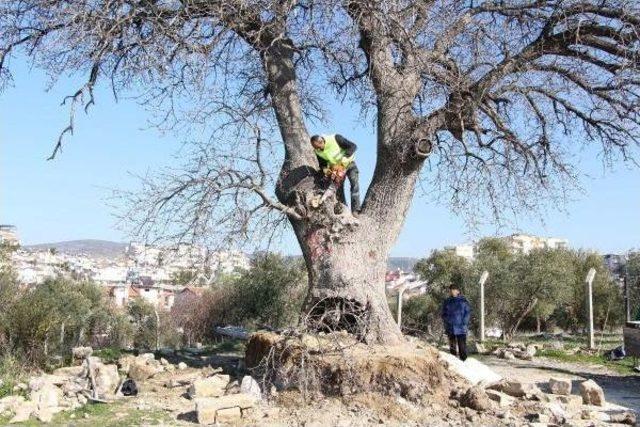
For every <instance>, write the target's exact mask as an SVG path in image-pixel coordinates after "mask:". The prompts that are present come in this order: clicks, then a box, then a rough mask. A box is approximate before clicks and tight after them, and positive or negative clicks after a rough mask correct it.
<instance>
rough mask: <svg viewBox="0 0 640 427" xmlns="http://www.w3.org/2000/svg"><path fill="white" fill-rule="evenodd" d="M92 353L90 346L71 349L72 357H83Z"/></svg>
mask: <svg viewBox="0 0 640 427" xmlns="http://www.w3.org/2000/svg"><path fill="white" fill-rule="evenodd" d="M92 354H93V348H91V347H74V348H72V349H71V355H72V356H73V358H74V359H85V358H87V357H89V356H91V355H92Z"/></svg>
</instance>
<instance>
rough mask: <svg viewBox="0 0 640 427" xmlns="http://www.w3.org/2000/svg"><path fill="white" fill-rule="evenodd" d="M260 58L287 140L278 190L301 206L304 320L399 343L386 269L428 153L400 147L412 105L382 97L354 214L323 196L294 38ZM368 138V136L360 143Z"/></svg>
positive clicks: (297, 226) (298, 229)
mask: <svg viewBox="0 0 640 427" xmlns="http://www.w3.org/2000/svg"><path fill="white" fill-rule="evenodd" d="M262 59H263V64H264V67H265V72H266V75H267V79H268V81H269V92H270V95H271V100H272V106H273V109H274V111H275V115H276V119H277V121H278V125H279V128H280V133H281V136H282V139H283V141H284V145H285V148H286V152H285V160H284V163H283V166H282V169H281V172H280V179H279V181H278V184H277V188H276V195H277V196H278V199H279V200H280V202H282V203H283V204H286V205H288V206H291V207H294V208H295V210H296V211H297V212H298V213H299V214H300V215H299V218H293V217H290V221H291V224H292V226H293V229H294V232H295V234H296V237H297V239H298V242H299V244H300V247H301V249H302V253H303V255H304V259H305V261H306V265H307V270H308V276H309V294H308V297H307V300H306V303H305V308H304V312H303V313H302V318H303V321H304V322H305V323H306V326H308V327H310V328H313V329H316V330H325V331H326V330H346V331H348V332H350V333H352V334H354V335H357V336H359V337H360V338H361V339H362V340H364V341H366V342H369V343H373V342H377V343H385V344H393V343H398V342H400V341H401V340H402V333H401V332H400V328H399V327H398V325H397V324H396V323H395V321H394V320H393V317H392V315H391V312H390V310H389V307H388V304H387V297H386V294H385V288H384V277H385V272H386V264H387V258H388V256H389V251H390V250H391V248H392V246H393V244H394V243H395V241H396V239H397V237H398V234H399V233H400V230H401V227H402V224H403V222H404V218H405V216H406V212H407V210H408V208H409V205H410V203H411V200H412V197H413V191H414V187H415V183H416V179H417V177H418V174H419V170H420V166H421V164H422V161H423V160H424V157H421V158H417V157H416V156H415V155H413V154H412V153H407V150H406V149H404V148H402V147H406V146H407V145H406V144H401V143H402V142H406V141H407V139H408V140H411V139H412V133H411V130H410V126H411V123H412V119H411V116H410V114H409V112H410V109H407V108H402V107H400V106H402V105H405V106H406V103H402V102H399V101H398V99H394V98H389V99H387V100H386V101H385V102H384V103H381V104H380V105H379V108H378V141H377V163H376V168H375V172H374V178H373V181H372V183H371V185H370V186H369V189H368V190H367V194H366V196H365V200H364V204H363V208H362V211H361V213H360V215H359V216H358V217H357V218H355V217H354V216H352V214H351V212H350V211H349V209H348V208H347V207H346V206H344V205H343V204H342V203H340V201H338V200H337V199H336V198H335V197H332V198H330V199H328V200H325V201H324V202H322V203H319V200H320V195H321V194H322V193H323V192H324V191H325V190H326V188H327V185H328V184H327V183H326V182H324V180H323V178H322V175H321V172H320V171H319V168H318V163H317V160H316V157H315V154H314V153H313V150H312V148H311V145H310V143H309V135H308V132H307V130H306V127H305V125H304V122H303V120H302V108H301V103H300V99H299V95H298V92H297V89H296V73H295V67H294V64H293V51H292V50H291V48H290V47H289V42H288V41H287V40H286V39H283V40H281V41H277V42H274V43H273V44H271V45H270V47H269V48H268V49H267V50H266V51H264V52H263V54H262ZM405 110H406V111H405ZM367 146H369V147H370V146H371V144H367V143H366V142H365V141H363V142H362V143H361V145H360V147H361V148H360V150H363V149H366V148H365V147H367Z"/></svg>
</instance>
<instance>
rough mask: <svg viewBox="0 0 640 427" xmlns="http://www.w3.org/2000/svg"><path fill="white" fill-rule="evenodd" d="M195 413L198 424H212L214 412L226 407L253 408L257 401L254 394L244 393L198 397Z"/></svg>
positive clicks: (214, 417) (214, 419) (214, 416)
mask: <svg viewBox="0 0 640 427" xmlns="http://www.w3.org/2000/svg"><path fill="white" fill-rule="evenodd" d="M195 401H196V414H197V417H198V422H199V423H200V424H213V423H214V422H215V421H216V412H218V411H220V410H224V409H228V408H238V409H239V410H240V409H241V410H245V409H249V408H253V407H254V406H255V404H256V402H257V400H256V398H255V397H254V396H250V395H248V394H244V393H238V394H228V395H226V396H222V397H200V398H197V399H196V400H195Z"/></svg>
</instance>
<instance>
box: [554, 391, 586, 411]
mask: <svg viewBox="0 0 640 427" xmlns="http://www.w3.org/2000/svg"><path fill="white" fill-rule="evenodd" d="M555 398H556V401H558V402H560V403H562V404H564V405H565V406H566V407H567V409H569V410H572V411H576V410H578V409H580V407H581V406H582V397H581V396H576V395H575V394H569V395H558V396H555Z"/></svg>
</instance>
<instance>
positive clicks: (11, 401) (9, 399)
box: [0, 395, 25, 413]
mask: <svg viewBox="0 0 640 427" xmlns="http://www.w3.org/2000/svg"><path fill="white" fill-rule="evenodd" d="M24 401H25V399H24V396H20V395H16V396H5V397H3V398H2V399H0V413H1V412H4V411H5V410H8V411H10V412H14V413H15V412H16V408H17V407H18V406H20V405H21V404H22V403H23V402H24Z"/></svg>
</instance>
